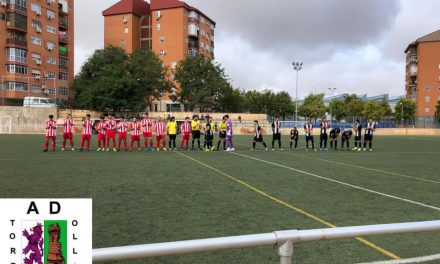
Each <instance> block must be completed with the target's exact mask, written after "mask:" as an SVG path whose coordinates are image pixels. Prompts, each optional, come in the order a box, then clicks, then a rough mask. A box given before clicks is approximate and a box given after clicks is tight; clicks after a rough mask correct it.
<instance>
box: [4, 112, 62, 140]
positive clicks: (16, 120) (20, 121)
mask: <svg viewBox="0 0 440 264" xmlns="http://www.w3.org/2000/svg"><path fill="white" fill-rule="evenodd" d="M49 115H54V117H55V118H57V109H56V108H39V107H14V106H0V116H10V117H11V118H12V134H39V133H45V128H44V126H45V125H44V122H45V121H46V120H47V119H48V116H49Z"/></svg>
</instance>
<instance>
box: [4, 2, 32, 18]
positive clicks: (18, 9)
mask: <svg viewBox="0 0 440 264" xmlns="http://www.w3.org/2000/svg"><path fill="white" fill-rule="evenodd" d="M6 12H9V13H17V14H20V15H23V16H27V8H26V7H23V6H19V5H15V4H7V5H6Z"/></svg>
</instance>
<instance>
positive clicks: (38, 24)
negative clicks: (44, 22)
mask: <svg viewBox="0 0 440 264" xmlns="http://www.w3.org/2000/svg"><path fill="white" fill-rule="evenodd" d="M32 27H33V28H35V30H36V31H37V32H39V33H41V32H42V29H41V22H40V21H37V20H34V19H32Z"/></svg>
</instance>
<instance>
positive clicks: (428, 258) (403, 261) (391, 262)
mask: <svg viewBox="0 0 440 264" xmlns="http://www.w3.org/2000/svg"><path fill="white" fill-rule="evenodd" d="M438 259H440V254H436V255H431V256H425V257H416V258H409V259H399V260H387V261H376V262H364V263H359V264H406V263H422V262H427V261H432V260H438Z"/></svg>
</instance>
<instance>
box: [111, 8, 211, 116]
mask: <svg viewBox="0 0 440 264" xmlns="http://www.w3.org/2000/svg"><path fill="white" fill-rule="evenodd" d="M102 15H103V16H104V44H105V46H107V45H113V46H117V47H121V48H123V49H125V50H126V51H127V52H128V53H132V52H133V51H135V50H137V49H149V50H152V51H154V52H155V53H156V54H157V55H158V56H159V58H160V59H161V60H162V61H163V62H164V65H166V66H168V67H169V68H170V69H171V70H172V69H174V68H175V67H176V65H177V63H178V62H179V61H180V60H182V59H184V58H185V57H186V56H188V55H189V56H195V55H197V54H202V55H204V56H206V57H208V58H213V57H214V35H215V25H216V23H215V22H214V21H213V20H212V19H211V18H209V17H208V16H207V15H205V14H204V13H203V12H201V11H200V10H198V9H197V8H195V7H192V6H190V5H188V4H186V3H185V2H182V1H178V0H151V2H150V3H148V2H145V1H143V0H121V1H119V2H118V3H116V4H115V5H113V6H111V7H110V8H108V9H106V10H104V11H103V12H102ZM171 74H172V73H171ZM150 107H151V110H152V111H156V112H157V111H179V110H180V109H181V105H180V104H179V103H176V102H172V101H171V100H170V95H165V96H164V97H163V98H161V100H156V101H155V102H153V104H152V105H151V106H150Z"/></svg>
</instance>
